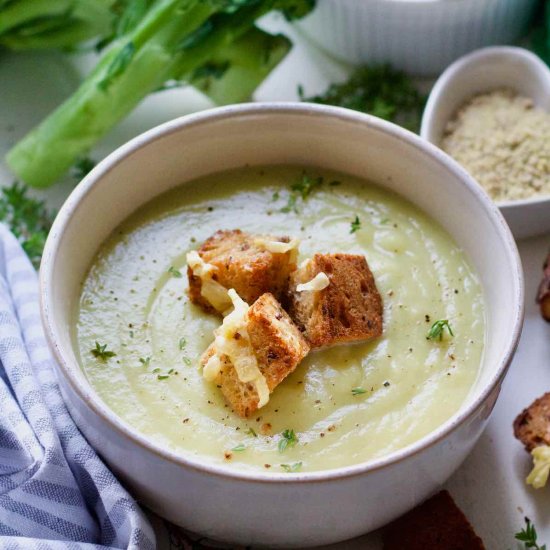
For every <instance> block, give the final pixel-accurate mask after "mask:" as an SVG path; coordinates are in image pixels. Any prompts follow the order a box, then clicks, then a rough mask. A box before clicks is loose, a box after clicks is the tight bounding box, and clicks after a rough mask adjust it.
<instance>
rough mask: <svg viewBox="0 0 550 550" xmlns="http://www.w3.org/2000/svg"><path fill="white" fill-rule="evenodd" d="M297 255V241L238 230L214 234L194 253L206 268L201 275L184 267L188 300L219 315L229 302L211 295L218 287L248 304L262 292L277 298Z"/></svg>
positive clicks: (293, 267)
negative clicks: (231, 292)
mask: <svg viewBox="0 0 550 550" xmlns="http://www.w3.org/2000/svg"><path fill="white" fill-rule="evenodd" d="M297 253H298V241H297V240H296V239H292V240H291V239H290V238H289V237H273V236H269V235H250V234H247V233H243V232H242V231H240V230H239V229H235V230H232V231H217V232H216V233H214V235H212V236H211V237H210V238H209V239H208V240H206V241H205V242H204V244H203V245H202V246H201V248H200V249H199V250H198V255H199V257H200V261H202V262H203V266H206V269H203V270H202V271H203V273H201V272H200V271H197V270H196V269H195V270H194V269H193V268H192V267H191V266H189V267H188V270H187V275H188V278H189V297H190V298H191V301H192V302H193V303H195V304H197V305H199V306H201V307H202V308H203V309H205V310H206V311H210V312H213V311H218V312H219V313H223V312H224V311H225V308H226V307H227V304H228V303H229V304H230V303H231V302H230V301H229V300H226V301H225V303H224V301H223V299H222V300H219V299H218V298H219V297H218V296H216V292H212V290H214V291H216V290H218V291H219V289H220V288H221V289H224V288H225V289H226V290H229V289H231V288H234V289H235V290H236V291H237V293H238V294H239V296H240V297H241V298H242V299H243V300H244V301H245V302H247V303H249V304H252V303H254V302H255V301H256V300H257V299H258V298H259V297H260V296H261V295H262V294H265V293H266V292H270V293H271V294H273V295H274V296H275V297H276V298H277V299H280V298H281V296H282V295H283V293H284V292H285V291H286V288H287V285H288V277H289V275H290V272H291V271H293V270H294V269H296V257H297ZM188 263H189V262H188ZM206 285H209V288H205V286H206ZM216 286H217V288H216ZM212 287H214V288H212ZM205 290H206V291H207V292H205ZM212 294H214V298H213V299H212V298H211V295H212ZM217 294H219V292H218V293H217ZM213 302H214V303H213ZM216 302H218V303H216Z"/></svg>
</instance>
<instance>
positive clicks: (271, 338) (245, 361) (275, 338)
mask: <svg viewBox="0 0 550 550" xmlns="http://www.w3.org/2000/svg"><path fill="white" fill-rule="evenodd" d="M230 294H231V295H232V296H233V300H234V303H235V310H234V313H235V312H236V313H235V316H234V317H233V318H230V316H227V317H226V318H225V319H224V324H223V325H222V326H221V327H220V329H217V330H216V331H215V335H216V339H215V340H214V342H213V343H212V344H211V345H210V346H209V347H208V349H207V350H206V351H205V352H204V354H203V356H202V358H201V363H202V365H203V366H204V367H205V371H204V374H205V377H206V378H207V379H211V380H212V381H214V382H215V383H216V384H217V385H219V386H220V387H221V391H222V393H223V395H224V396H225V398H226V400H227V402H228V403H229V404H230V405H231V407H232V408H233V410H234V411H235V412H236V413H237V414H239V415H240V416H242V417H247V416H249V415H250V414H252V413H253V412H254V411H256V410H257V409H259V408H260V407H262V406H263V405H265V403H266V401H267V400H268V399H269V394H270V393H271V392H273V390H274V389H275V388H276V387H277V386H278V385H279V384H280V383H281V382H282V381H283V380H284V379H285V378H286V377H287V376H288V375H289V374H290V373H291V372H293V371H294V369H295V368H296V367H297V365H298V364H299V363H300V361H301V360H302V359H303V358H304V357H305V356H306V355H307V354H308V352H309V345H308V343H307V342H306V340H305V339H304V337H303V336H302V333H301V332H300V331H299V330H298V327H297V326H296V325H295V324H294V323H293V322H292V319H291V318H290V317H289V316H288V314H287V313H286V312H285V311H284V309H283V308H282V307H281V305H280V304H279V302H278V301H277V300H276V299H275V297H274V296H273V295H272V294H269V293H266V294H263V295H262V296H261V297H260V298H258V300H256V302H254V304H253V305H252V306H250V307H248V306H247V305H246V304H245V303H244V302H242V301H241V302H240V303H239V302H237V301H236V300H235V299H234V297H235V294H234V291H233V290H231V291H230ZM243 304H244V306H243ZM230 315H233V314H230ZM251 359H252V361H251ZM251 362H252V363H254V364H253V365H251Z"/></svg>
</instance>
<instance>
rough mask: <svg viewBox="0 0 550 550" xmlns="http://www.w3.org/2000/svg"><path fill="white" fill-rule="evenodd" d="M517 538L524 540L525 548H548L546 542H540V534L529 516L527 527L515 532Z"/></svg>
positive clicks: (534, 549) (544, 549)
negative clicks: (541, 543)
mask: <svg viewBox="0 0 550 550" xmlns="http://www.w3.org/2000/svg"><path fill="white" fill-rule="evenodd" d="M515 538H516V540H519V541H520V542H523V543H524V544H525V548H530V549H533V550H546V544H543V545H542V546H541V545H540V544H539V543H538V535H537V530H536V529H535V526H534V525H533V523H532V522H531V520H530V519H529V518H525V527H524V528H523V529H522V530H521V531H519V532H518V533H516V534H515Z"/></svg>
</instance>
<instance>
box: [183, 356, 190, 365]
mask: <svg viewBox="0 0 550 550" xmlns="http://www.w3.org/2000/svg"><path fill="white" fill-rule="evenodd" d="M183 362H184V363H185V364H186V365H190V364H191V359H189V357H184V358H183Z"/></svg>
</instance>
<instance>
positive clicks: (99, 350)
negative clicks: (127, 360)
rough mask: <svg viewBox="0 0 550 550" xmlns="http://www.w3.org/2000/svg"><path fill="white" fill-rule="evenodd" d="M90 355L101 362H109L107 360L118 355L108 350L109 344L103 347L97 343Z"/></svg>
mask: <svg viewBox="0 0 550 550" xmlns="http://www.w3.org/2000/svg"><path fill="white" fill-rule="evenodd" d="M90 353H91V354H92V355H93V356H94V357H95V358H96V359H99V360H100V361H107V359H110V358H111V357H116V353H115V352H114V351H110V350H108V349H107V344H103V345H101V344H100V343H99V342H96V343H95V348H92V349H91V350H90Z"/></svg>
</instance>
